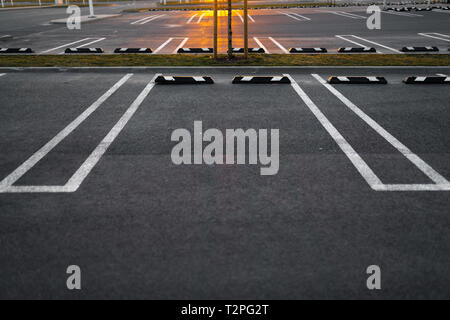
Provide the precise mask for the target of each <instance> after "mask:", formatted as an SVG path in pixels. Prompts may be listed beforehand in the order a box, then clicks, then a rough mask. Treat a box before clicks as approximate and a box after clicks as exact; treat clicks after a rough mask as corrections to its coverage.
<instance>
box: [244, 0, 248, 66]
mask: <svg viewBox="0 0 450 320" xmlns="http://www.w3.org/2000/svg"><path fill="white" fill-rule="evenodd" d="M244 58H245V59H248V1H247V0H244Z"/></svg>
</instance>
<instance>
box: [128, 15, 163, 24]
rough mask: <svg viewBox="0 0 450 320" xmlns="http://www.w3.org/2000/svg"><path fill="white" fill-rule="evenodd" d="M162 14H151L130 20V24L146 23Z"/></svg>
mask: <svg viewBox="0 0 450 320" xmlns="http://www.w3.org/2000/svg"><path fill="white" fill-rule="evenodd" d="M162 16H165V14H160V15H151V16H149V17H145V18H142V19H139V20H136V21H134V22H131V23H130V24H146V23H147V22H150V21H153V20H155V19H157V18H160V17H162Z"/></svg>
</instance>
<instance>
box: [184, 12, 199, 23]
mask: <svg viewBox="0 0 450 320" xmlns="http://www.w3.org/2000/svg"><path fill="white" fill-rule="evenodd" d="M196 16H198V13H196V14H194V15H193V16H192V17H190V18H189V20H188V21H186V23H187V24H189V23H191V22H192V20H194V18H195V17H196Z"/></svg>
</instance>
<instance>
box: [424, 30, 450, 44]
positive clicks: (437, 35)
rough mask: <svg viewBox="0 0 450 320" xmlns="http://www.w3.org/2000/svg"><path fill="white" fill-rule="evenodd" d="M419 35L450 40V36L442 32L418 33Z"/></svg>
mask: <svg viewBox="0 0 450 320" xmlns="http://www.w3.org/2000/svg"><path fill="white" fill-rule="evenodd" d="M418 35H419V36H422V37H428V38H433V39H438V40H442V41H447V42H450V36H447V35H445V34H442V33H437V32H430V33H418ZM444 37H447V38H448V39H446V38H444Z"/></svg>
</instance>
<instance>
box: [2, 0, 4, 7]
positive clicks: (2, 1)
mask: <svg viewBox="0 0 450 320" xmlns="http://www.w3.org/2000/svg"><path fill="white" fill-rule="evenodd" d="M4 7H5V0H2V8H4Z"/></svg>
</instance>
